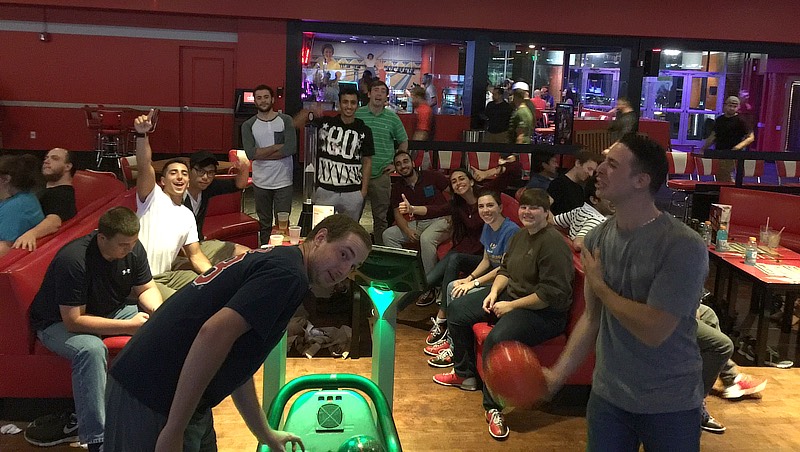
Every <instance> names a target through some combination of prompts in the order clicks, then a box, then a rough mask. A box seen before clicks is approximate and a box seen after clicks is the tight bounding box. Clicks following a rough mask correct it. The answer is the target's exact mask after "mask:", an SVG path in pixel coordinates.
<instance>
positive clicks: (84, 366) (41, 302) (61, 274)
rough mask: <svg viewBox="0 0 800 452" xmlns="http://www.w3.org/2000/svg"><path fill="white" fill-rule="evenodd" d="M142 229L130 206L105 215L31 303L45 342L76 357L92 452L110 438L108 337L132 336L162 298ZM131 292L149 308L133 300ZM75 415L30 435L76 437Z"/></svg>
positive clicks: (56, 264)
mask: <svg viewBox="0 0 800 452" xmlns="http://www.w3.org/2000/svg"><path fill="white" fill-rule="evenodd" d="M138 235H139V219H138V218H137V217H136V214H135V213H133V211H131V210H130V209H128V208H126V207H114V208H112V209H110V210H109V211H108V212H106V213H104V214H103V215H102V216H101V217H100V221H99V225H98V229H97V231H95V232H92V233H91V234H89V235H86V236H84V237H81V238H78V239H75V240H73V241H71V242H69V243H68V244H66V245H64V247H63V248H61V250H59V251H58V253H56V255H55V257H54V258H53V260H52V262H50V266H49V267H48V268H47V272H46V273H45V276H44V280H43V281H42V286H41V287H40V288H39V292H38V293H37V294H36V296H35V297H34V299H33V303H32V304H31V308H30V321H31V327H32V328H33V329H34V330H35V331H36V336H37V337H38V338H39V340H40V341H41V342H42V344H44V346H45V347H47V348H48V349H49V350H51V351H52V352H54V353H56V354H58V355H60V356H63V357H65V358H67V359H69V360H70V361H71V362H72V388H73V394H74V398H75V410H76V414H77V424H78V425H79V426H80V432H79V437H80V441H81V443H85V444H88V445H89V450H90V451H96V450H100V446H101V445H102V444H103V438H104V436H103V433H104V424H105V401H104V396H103V394H104V393H105V389H106V360H107V355H108V350H107V349H106V346H105V344H103V340H102V336H113V335H132V334H134V333H135V332H136V331H137V330H138V329H139V327H141V326H142V325H143V324H144V323H145V322H146V321H147V319H148V318H149V315H150V314H152V313H153V311H155V310H156V309H157V308H158V307H159V306H161V303H162V299H161V294H160V293H159V291H158V289H157V288H156V284H155V282H153V277H152V275H151V274H150V267H149V265H148V263H147V253H146V252H145V250H144V247H143V246H142V244H141V243H139V240H138ZM131 291H133V293H134V294H135V295H136V297H137V298H138V301H139V306H140V307H141V309H142V310H143V312H140V311H139V310H138V309H137V307H136V306H130V305H128V304H127V302H126V299H127V298H128V296H129V295H130V294H131ZM74 420H75V419H72V420H70V419H69V418H66V419H64V423H63V425H59V426H57V427H61V428H56V429H52V428H47V426H44V425H42V426H38V425H36V422H34V425H32V426H31V427H29V428H28V430H27V431H26V432H25V438H26V439H27V440H28V441H29V442H31V443H33V444H36V445H40V446H50V445H54V444H58V443H61V442H68V441H74V440H75V439H74V436H75V430H76V429H77V426H76V425H75V423H74ZM70 421H72V422H70ZM51 427H52V426H51Z"/></svg>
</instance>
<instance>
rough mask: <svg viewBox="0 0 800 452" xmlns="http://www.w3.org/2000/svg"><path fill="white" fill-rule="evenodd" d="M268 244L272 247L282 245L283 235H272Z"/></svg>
mask: <svg viewBox="0 0 800 452" xmlns="http://www.w3.org/2000/svg"><path fill="white" fill-rule="evenodd" d="M269 244H270V245H272V246H281V245H283V234H272V235H271V236H269Z"/></svg>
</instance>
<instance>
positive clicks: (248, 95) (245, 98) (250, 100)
mask: <svg viewBox="0 0 800 452" xmlns="http://www.w3.org/2000/svg"><path fill="white" fill-rule="evenodd" d="M242 102H244V103H246V104H255V103H256V100H255V96H253V92H252V91H245V92H244V93H242Z"/></svg>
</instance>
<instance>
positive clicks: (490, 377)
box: [483, 341, 547, 408]
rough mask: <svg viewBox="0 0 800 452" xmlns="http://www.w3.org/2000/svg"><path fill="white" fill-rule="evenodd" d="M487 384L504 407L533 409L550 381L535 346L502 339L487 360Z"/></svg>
mask: <svg viewBox="0 0 800 452" xmlns="http://www.w3.org/2000/svg"><path fill="white" fill-rule="evenodd" d="M483 369H484V383H485V384H486V385H487V386H488V387H489V390H490V391H491V393H492V395H493V396H494V397H495V399H496V400H497V401H498V402H500V403H502V404H503V405H504V406H513V407H518V408H531V407H533V406H534V405H536V403H537V402H538V401H539V400H541V399H542V397H544V396H545V395H546V394H547V381H546V380H545V378H544V373H543V372H542V366H541V364H539V359H538V358H537V357H536V353H535V352H534V351H533V348H531V347H529V346H527V345H525V344H523V343H521V342H516V341H507V342H500V343H499V344H497V345H495V346H494V347H493V348H492V349H491V350H490V351H489V355H488V357H487V359H486V360H485V361H484V368H483Z"/></svg>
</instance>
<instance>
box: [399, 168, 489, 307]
mask: <svg viewBox="0 0 800 452" xmlns="http://www.w3.org/2000/svg"><path fill="white" fill-rule="evenodd" d="M450 192H451V193H452V194H453V197H452V198H451V199H450V219H451V220H450V226H451V228H450V231H451V239H452V241H453V247H452V248H451V249H450V252H449V253H448V254H447V256H445V257H444V258H443V259H442V260H441V261H439V262H437V263H436V266H435V267H433V270H431V271H430V273H428V275H427V280H428V287H429V289H428V290H427V291H425V292H423V293H422V295H420V296H419V297H418V298H417V302H416V304H417V306H428V305H430V304H432V303H433V302H434V301H436V298H437V296H438V294H439V292H440V291H439V287H441V285H442V280H443V279H445V278H446V277H447V276H446V275H447V268H448V264H449V262H450V261H451V259H452V256H454V255H456V254H469V255H476V257H477V256H480V253H481V252H482V251H483V245H481V242H480V238H481V232H483V220H482V219H481V217H480V215H478V197H477V196H476V187H475V181H474V180H473V179H472V175H471V174H470V173H469V171H467V170H466V169H463V168H459V169H457V170H455V171H453V172H452V173H451V174H450ZM456 275H457V273H456ZM452 279H455V276H453V277H452ZM452 279H451V280H452ZM401 305H402V303H401ZM401 309H402V306H401Z"/></svg>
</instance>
